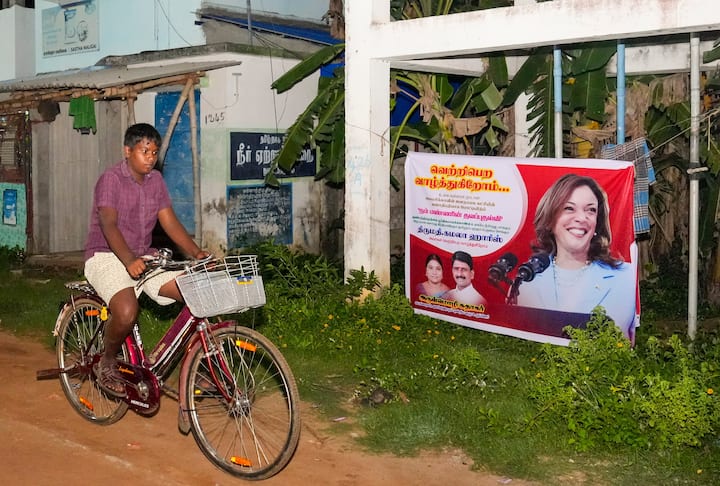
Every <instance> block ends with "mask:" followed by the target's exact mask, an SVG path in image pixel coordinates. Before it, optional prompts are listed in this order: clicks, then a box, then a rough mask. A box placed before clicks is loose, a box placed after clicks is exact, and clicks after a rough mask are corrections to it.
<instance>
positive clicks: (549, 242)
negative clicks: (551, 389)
mask: <svg viewBox="0 0 720 486" xmlns="http://www.w3.org/2000/svg"><path fill="white" fill-rule="evenodd" d="M633 176H634V169H633V166H632V163H630V162H624V161H614V160H588V159H583V160H574V159H527V158H506V157H481V156H469V155H439V154H426V153H416V152H412V153H410V154H409V155H408V157H407V160H406V164H405V190H406V195H405V197H406V201H405V203H406V204H405V209H406V225H405V227H406V252H405V255H406V262H405V281H406V289H407V290H406V292H407V296H408V298H409V299H410V301H411V303H412V306H413V308H414V309H415V312H417V313H420V314H425V315H430V316H433V317H437V318H439V319H443V320H446V321H450V322H453V323H456V324H461V325H464V326H469V327H474V328H477V329H482V330H486V331H491V332H497V333H502V334H507V335H511V336H517V337H520V338H524V339H531V340H536V341H541V342H551V343H556V344H566V343H567V342H568V336H567V334H566V333H565V332H564V328H565V327H566V326H574V327H584V326H585V325H586V323H587V322H588V321H589V319H590V315H591V314H592V312H593V310H595V309H596V308H598V307H601V308H602V309H603V310H604V311H605V313H606V314H607V315H608V317H610V318H611V319H613V321H614V322H615V324H616V325H617V326H618V327H619V328H620V329H621V330H622V331H623V333H624V334H625V336H627V337H628V338H629V339H631V340H632V339H634V331H635V327H636V324H637V322H638V312H639V302H638V298H637V295H638V292H637V288H638V287H637V250H636V245H635V235H634V230H633Z"/></svg>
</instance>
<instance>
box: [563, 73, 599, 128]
mask: <svg viewBox="0 0 720 486" xmlns="http://www.w3.org/2000/svg"><path fill="white" fill-rule="evenodd" d="M565 86H566V87H568V88H569V100H568V104H569V111H570V113H574V112H576V111H583V112H584V114H585V117H586V118H588V119H590V120H595V121H598V122H604V121H605V100H606V99H607V96H608V91H607V84H606V82H605V71H604V70H595V71H589V72H585V73H583V74H580V75H578V76H576V77H575V83H574V84H572V85H565Z"/></svg>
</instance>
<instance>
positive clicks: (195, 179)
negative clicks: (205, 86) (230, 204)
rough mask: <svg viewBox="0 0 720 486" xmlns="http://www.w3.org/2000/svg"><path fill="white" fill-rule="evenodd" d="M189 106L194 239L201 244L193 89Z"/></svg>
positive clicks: (198, 167) (200, 203) (195, 116)
mask: <svg viewBox="0 0 720 486" xmlns="http://www.w3.org/2000/svg"><path fill="white" fill-rule="evenodd" d="M188 107H189V108H190V148H191V151H192V168H193V197H194V201H195V240H196V241H197V243H198V244H199V245H200V246H202V198H201V197H200V196H201V193H200V157H199V156H198V143H197V109H196V107H195V89H194V87H193V88H192V89H191V90H190V95H189V96H188Z"/></svg>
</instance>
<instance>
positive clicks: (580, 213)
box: [517, 174, 637, 340]
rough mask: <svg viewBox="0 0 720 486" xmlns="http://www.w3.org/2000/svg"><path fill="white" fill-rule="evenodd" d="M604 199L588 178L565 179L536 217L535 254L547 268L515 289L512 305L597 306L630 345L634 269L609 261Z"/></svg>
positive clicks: (545, 197) (574, 309)
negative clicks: (544, 258)
mask: <svg viewBox="0 0 720 486" xmlns="http://www.w3.org/2000/svg"><path fill="white" fill-rule="evenodd" d="M609 212H610V211H609V207H608V202H607V196H606V194H605V191H603V189H602V188H601V187H600V186H599V185H598V183H597V182H596V181H595V180H594V179H592V178H590V177H581V176H578V175H575V174H566V175H564V176H563V177H561V178H560V179H558V180H557V181H556V182H555V183H554V184H553V185H552V187H550V189H548V191H547V192H546V193H545V194H544V195H543V197H542V198H541V199H540V202H539V203H538V206H537V209H536V212H535V220H534V224H535V234H536V241H535V242H534V244H533V245H532V248H533V251H534V252H536V253H544V254H546V255H548V256H549V265H548V266H547V268H545V269H544V270H542V271H541V272H539V273H537V274H536V275H534V277H533V278H532V279H531V280H530V281H526V282H522V284H521V285H520V287H519V289H518V290H519V293H518V297H517V304H518V305H521V306H525V307H535V308H542V309H551V310H557V311H562V312H576V313H583V314H590V313H591V312H592V311H593V309H594V308H595V307H597V306H601V307H603V308H604V309H605V312H606V314H607V315H608V317H610V318H611V319H612V320H613V321H614V322H615V324H616V325H617V326H618V327H619V328H620V329H621V330H622V332H623V334H625V336H626V337H627V338H629V339H630V340H633V338H634V329H635V324H636V317H635V315H636V305H635V304H636V289H637V276H636V272H635V270H634V267H633V266H632V265H630V264H628V263H625V262H623V261H622V260H619V259H616V258H614V257H613V256H612V255H611V253H610V243H611V241H612V236H611V231H610V217H609Z"/></svg>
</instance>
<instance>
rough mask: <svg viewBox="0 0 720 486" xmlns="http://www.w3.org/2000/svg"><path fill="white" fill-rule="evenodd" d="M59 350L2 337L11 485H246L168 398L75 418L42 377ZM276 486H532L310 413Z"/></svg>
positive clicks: (2, 471) (2, 434) (4, 440)
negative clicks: (387, 448)
mask: <svg viewBox="0 0 720 486" xmlns="http://www.w3.org/2000/svg"><path fill="white" fill-rule="evenodd" d="M54 359H55V358H54V354H53V353H52V351H50V350H48V349H46V348H44V347H43V346H42V345H41V344H38V343H37V342H34V341H32V340H29V339H26V338H23V339H19V338H17V337H15V336H13V335H11V334H8V333H6V332H0V373H2V375H1V378H0V383H1V386H0V403H1V404H2V405H0V477H1V478H2V483H3V484H8V485H20V484H22V485H33V486H44V485H65V484H74V485H77V484H82V485H88V486H90V485H107V486H109V485H113V486H115V485H133V486H143V485H163V486H173V485H192V486H204V485H231V484H234V485H237V484H247V482H245V481H242V480H240V479H237V478H234V477H231V476H229V475H228V474H226V473H224V472H222V471H220V470H219V469H216V468H215V467H214V466H213V465H212V464H211V463H209V462H208V461H207V460H206V459H205V457H204V456H203V455H202V453H201V452H200V450H199V449H198V448H197V446H196V445H195V442H194V441H193V439H192V436H184V435H182V434H181V433H180V432H178V429H177V422H176V417H177V408H176V407H177V404H176V402H175V401H173V400H172V399H170V398H167V397H164V398H163V403H162V406H161V408H160V411H159V413H158V414H157V415H156V416H154V417H151V418H144V417H140V416H138V415H135V414H134V413H132V412H128V414H127V415H126V416H125V417H124V418H123V419H122V420H121V421H120V422H118V423H116V424H114V425H111V426H107V427H101V426H98V425H94V424H91V423H89V422H87V421H85V420H83V419H82V418H80V416H79V415H77V414H76V413H75V412H74V411H73V410H72V409H71V408H70V406H69V405H68V402H67V401H66V400H65V398H64V396H63V393H62V390H61V388H60V384H59V382H58V381H57V380H48V381H36V379H35V372H36V371H37V370H39V369H44V368H51V367H53V366H54V365H55V362H54ZM261 483H262V484H263V485H268V486H275V485H283V486H300V485H302V486H306V485H314V486H324V485H338V486H355V485H357V486H360V485H362V486H374V485H403V486H404V485H423V486H435V485H437V486H450V485H452V486H466V485H473V486H490V485H493V486H494V485H498V484H512V485H522V486H525V485H529V484H530V483H528V482H525V481H522V480H518V479H512V478H507V477H498V476H494V475H491V474H486V473H481V472H475V471H472V470H471V468H470V465H469V464H468V461H467V459H466V458H465V456H464V455H462V454H461V453H458V452H453V451H448V452H443V453H438V452H433V453H424V454H422V455H420V456H417V457H412V458H398V457H393V456H390V455H374V454H370V453H368V452H366V451H363V450H361V449H360V448H359V447H358V446H357V445H356V444H353V442H352V439H351V438H349V437H338V436H336V435H330V434H329V433H328V432H327V424H326V423H323V420H322V419H320V418H319V417H318V416H317V415H316V414H314V413H313V411H312V408H311V407H309V406H307V405H305V406H304V408H303V430H302V436H301V440H300V446H299V448H298V451H297V453H296V455H295V457H294V458H293V460H292V462H291V463H290V465H289V466H288V467H287V468H286V469H285V470H284V471H282V472H281V473H280V474H278V475H277V476H275V477H273V478H270V479H268V480H266V481H262V482H261Z"/></svg>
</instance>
